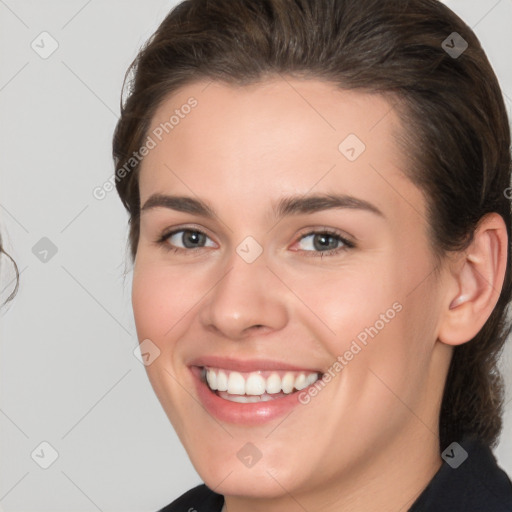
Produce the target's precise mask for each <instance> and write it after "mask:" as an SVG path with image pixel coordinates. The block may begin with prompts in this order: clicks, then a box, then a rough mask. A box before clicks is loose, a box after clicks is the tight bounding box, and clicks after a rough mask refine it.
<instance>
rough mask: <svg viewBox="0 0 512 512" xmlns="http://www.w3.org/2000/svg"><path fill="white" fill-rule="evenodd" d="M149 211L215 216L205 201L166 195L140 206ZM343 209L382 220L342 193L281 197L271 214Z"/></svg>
mask: <svg viewBox="0 0 512 512" xmlns="http://www.w3.org/2000/svg"><path fill="white" fill-rule="evenodd" d="M153 208H169V209H171V210H176V211H179V212H183V213H191V214H194V215H199V216H202V217H207V218H214V217H217V215H216V213H215V211H214V209H213V208H212V207H211V206H209V205H208V204H207V203H206V202H204V201H202V200H200V199H195V198H193V197H186V196H171V195H166V194H153V195H152V196H150V197H149V198H148V200H147V201H146V202H145V203H144V206H143V207H142V208H141V212H145V211H148V210H151V209H153ZM338 208H347V209H352V210H363V211H368V212H370V213H373V214H375V215H377V216H379V217H382V218H385V215H384V214H383V213H382V211H381V210H379V208H377V207H376V206H375V205H374V204H372V203H370V202H368V201H365V200H364V199H359V198H357V197H354V196H350V195H345V194H315V195H297V196H290V197H284V198H282V199H280V200H279V201H278V202H277V203H274V204H273V205H272V211H273V213H274V215H275V217H276V218H282V217H285V216H287V215H299V214H305V213H315V212H320V211H324V210H332V209H338Z"/></svg>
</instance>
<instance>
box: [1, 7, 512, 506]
mask: <svg viewBox="0 0 512 512" xmlns="http://www.w3.org/2000/svg"><path fill="white" fill-rule="evenodd" d="M175 3H177V2H175V1H168V0H167V1H166V0H146V1H144V2H142V1H139V2H136V1H134V0H130V1H128V0H124V1H121V0H101V1H100V0H89V1H86V0H66V1H64V0H61V1H57V0H52V1H49V0H47V1H41V0H24V1H22V0H0V122H1V125H0V172H1V175H0V180H1V181H0V229H1V232H2V233H3V236H4V239H5V242H6V245H7V249H8V250H9V251H10V253H11V254H12V255H13V256H14V258H15V259H16V261H17V262H18V265H19V268H20V270H21V272H22V274H21V287H20V291H19V294H18V296H17V298H16V300H15V301H14V303H12V304H11V305H10V306H9V307H8V308H6V309H5V310H3V311H2V313H1V316H0V337H1V343H0V349H1V354H0V360H1V369H0V375H1V390H2V394H1V403H0V429H1V444H0V448H1V454H0V509H1V510H5V511H9V512H10V511H13V512H14V511H34V512H35V511H52V512H58V511H66V512H69V511H71V510H73V511H95V510H101V511H105V512H106V511H123V512H131V511H134V512H135V511H136V512H145V511H148V512H151V511H156V510H157V509H158V508H160V507H161V506H163V505H165V504H167V503H169V502H170V501H171V500H172V499H173V498H174V497H176V496H177V495H179V494H181V493H182V492H183V491H185V490H187V489H188V488H190V487H192V486H193V485H196V484H197V483H199V482H200V479H199V477H198V475H197V474H196V472H195V471H194V469H193V468H192V466H191V464H190V463H189V461H188V458H187V456H186V453H185V452H184V450H183V448H182V447H181V445H180V443H179V441H178V439H177V437H176V435H175V434H174V431H173V429H172V427H171V425H170V423H169V422H168V420H167V417H166V416H165V414H164V412H163V410H162V408H161V406H160V404H159V402H158V401H157V399H156V397H155V396H154V393H153V391H152V389H151V386H150V384H149V382H148V379H147V377H146V373H145V370H144V367H143V365H142V364H141V363H139V361H138V360H137V359H136V358H135V356H134V355H133V350H134V348H135V347H136V346H137V339H136V334H135V328H134V322H133V318H132V312H131V304H130V281H131V273H130V272H129V270H130V264H129V260H128V258H127V253H126V252H125V239H126V235H127V215H126V214H125V212H124V210H123V208H122V206H121V202H120V201H119V199H118V197H117V194H116V193H115V192H112V193H110V194H109V195H108V196H107V198H105V199H104V200H103V201H98V200H96V199H95V198H94V197H93V195H92V190H93V188H94V187H96V186H98V185H101V184H103V183H104V182H105V180H107V179H108V178H109V177H110V176H111V174H112V172H113V165H112V162H111V158H110V151H111V136H112V132H113V129H114V126H115V123H116V120H117V115H118V111H119V108H118V106H119V96H120V91H121V85H122V80H123V77H124V72H125V70H126V68H127V67H128V65H129V63H130V62H131V61H132V59H133V58H134V57H135V55H136V53H137V50H138V49H139V47H140V46H141V45H142V43H143V42H144V41H145V40H146V39H147V38H148V37H149V36H150V35H151V33H152V32H153V31H154V30H155V28H156V27H157V25H158V23H159V22H160V21H161V20H162V19H163V18H164V16H165V14H166V13H167V12H168V11H169V9H170V8H171V7H172V6H173V5H174V4H175ZM446 3H447V4H448V5H449V6H450V7H452V8H453V9H454V10H455V11H456V12H457V13H458V14H459V15H460V16H461V17H462V18H463V19H464V20H465V21H466V22H467V23H468V24H469V25H470V26H472V27H473V28H474V29H475V31H476V33H477V35H478V36H479V37H480V40H481V41H482V44H483V46H484V48H485V49H486V50H487V52H488V55H489V57H490V60H491V62H492V64H493V65H494V67H495V70H496V72H497V74H498V76H499V78H500V81H501V84H502V88H503V91H504V93H505V95H506V101H507V105H508V108H509V112H510V109H511V107H512V101H511V99H510V98H512V66H511V64H510V60H509V57H510V48H512V31H511V30H510V27H511V25H512V0H501V1H497V0H485V1H483V0H452V1H449V2H446ZM43 31H47V32H48V33H49V34H51V36H52V38H54V39H55V40H56V41H57V42H58V45H59V46H58V49H57V50H56V51H55V52H54V53H53V54H52V55H51V56H50V57H48V58H47V59H43V58H41V57H40V56H39V55H38V54H37V53H36V52H35V51H34V50H33V49H32V48H31V43H32V41H33V40H34V39H36V38H37V37H38V36H39V34H41V32H43ZM43 37H44V36H43ZM37 41H40V38H39V39H36V42H37ZM45 41H46V43H45V48H46V49H48V48H50V40H49V39H46V40H45ZM40 44H41V43H40ZM40 51H42V49H41V50H40ZM43 237H47V238H49V239H50V240H51V241H52V242H53V244H55V246H56V248H57V253H56V254H55V255H54V256H53V257H51V258H50V256H51V253H50V254H49V256H48V259H49V261H47V262H46V263H43V262H41V261H40V260H39V259H38V258H37V257H36V255H34V254H33V252H32V248H33V246H34V245H35V244H36V243H37V242H38V241H39V240H40V239H41V238H43ZM125 262H126V264H127V269H128V274H127V276H126V279H123V272H124V269H125ZM10 279H12V274H10V273H9V271H8V269H7V265H4V268H3V269H2V281H1V286H0V290H2V289H3V293H2V298H5V297H6V296H7V294H8V292H9V291H10V289H11V287H8V290H6V289H5V287H6V286H7V284H8V282H9V280H10ZM508 345H509V346H508V348H507V351H506V352H505V354H504V357H503V369H504V371H505V373H506V374H507V382H508V387H507V392H508V393H507V400H508V403H507V408H506V415H505V428H504V430H503V433H502V437H501V442H500V445H499V447H498V449H497V450H496V452H495V453H496V456H497V458H498V461H499V463H500V464H501V466H502V467H503V468H504V469H505V470H506V471H507V472H508V473H509V475H512V379H511V374H512V371H511V370H512V347H511V346H510V345H511V344H510V343H509V344H508ZM43 441H46V442H48V443H50V444H51V445H52V446H53V447H54V448H55V450H56V451H57V452H58V455H59V456H58V458H57V460H56V461H55V462H54V463H53V464H52V465H51V466H50V467H49V468H48V469H42V468H41V467H39V465H38V464H36V462H34V460H33V459H32V458H31V453H32V452H33V451H34V450H35V449H36V448H38V447H39V445H40V443H41V442H43ZM43 448H44V447H43ZM43 451H44V453H45V457H46V456H47V455H48V454H49V453H50V451H49V450H48V449H44V450H43ZM37 453H40V448H39V451H38V452H37ZM34 457H35V458H36V459H37V456H34ZM43 458H44V457H43ZM43 458H41V457H40V458H39V459H38V460H40V461H41V460H42V459H43Z"/></svg>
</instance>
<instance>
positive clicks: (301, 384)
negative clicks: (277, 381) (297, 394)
mask: <svg viewBox="0 0 512 512" xmlns="http://www.w3.org/2000/svg"><path fill="white" fill-rule="evenodd" d="M307 386H308V382H307V379H306V375H304V374H303V373H301V374H300V375H299V376H298V377H297V378H296V379H295V389H296V390H297V391H300V390H301V389H304V388H305V387H307Z"/></svg>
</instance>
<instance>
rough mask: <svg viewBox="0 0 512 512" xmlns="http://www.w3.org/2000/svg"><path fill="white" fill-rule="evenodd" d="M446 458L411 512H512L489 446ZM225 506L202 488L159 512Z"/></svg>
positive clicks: (468, 441) (474, 445)
mask: <svg viewBox="0 0 512 512" xmlns="http://www.w3.org/2000/svg"><path fill="white" fill-rule="evenodd" d="M450 446H452V445H450ZM460 446H462V448H463V449H464V451H462V450H460ZM464 452H466V453H467V458H466V459H465V460H463V461H462V462H461V460H462V459H464V457H466V455H465V453H464ZM443 459H444V461H443V465H442V466H441V467H440V468H439V471H438V472H437V473H436V474H435V475H434V477H433V478H432V480H431V481H430V483H429V484H428V485H427V487H426V488H425V489H424V490H423V492H422V493H421V495H420V496H419V497H418V498H417V499H416V501H415V502H414V503H413V505H412V506H411V508H409V512H512V483H511V481H510V479H509V477H508V476H507V474H506V473H505V472H504V471H503V470H502V469H501V468H500V467H499V466H498V464H497V462H496V459H495V457H494V455H493V453H492V451H491V450H490V448H489V447H488V446H487V445H485V444H483V443H482V442H481V441H479V440H478V439H475V438H465V439H463V440H462V441H460V442H459V445H458V446H454V447H452V449H450V447H448V449H447V450H445V451H444V452H443ZM459 463H460V465H459ZM457 465H458V467H457V468H455V467H454V466H457ZM223 504H224V498H223V496H222V495H220V494H216V493H215V492H213V491H211V490H210V489H209V488H208V487H206V485H199V486H197V487H195V488H194V489H191V490H190V491H188V492H186V493H185V494H183V495H182V496H180V497H179V498H178V499H177V500H175V501H173V502H172V503H171V504H170V505H167V507H165V508H163V509H161V510H160V511H159V512H194V511H195V512H220V511H221V509H222V505H223Z"/></svg>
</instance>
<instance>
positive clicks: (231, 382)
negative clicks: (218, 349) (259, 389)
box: [227, 372, 245, 395]
mask: <svg viewBox="0 0 512 512" xmlns="http://www.w3.org/2000/svg"><path fill="white" fill-rule="evenodd" d="M227 391H228V393H229V394H230V395H244V394H245V379H244V378H243V377H242V374H241V373H238V372H231V373H230V374H229V378H228V389H227Z"/></svg>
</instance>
